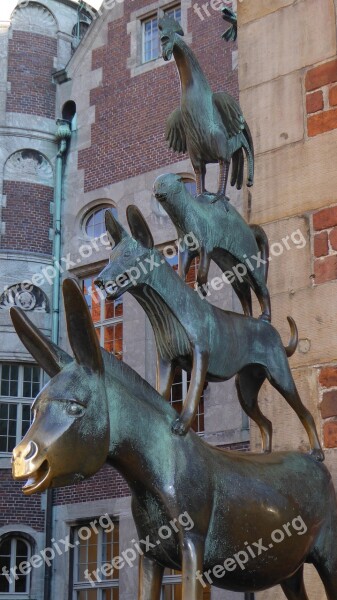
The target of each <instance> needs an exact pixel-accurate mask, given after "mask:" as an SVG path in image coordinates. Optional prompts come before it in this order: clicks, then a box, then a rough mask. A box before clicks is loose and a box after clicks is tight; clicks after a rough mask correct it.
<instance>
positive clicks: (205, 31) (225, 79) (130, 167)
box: [78, 0, 238, 192]
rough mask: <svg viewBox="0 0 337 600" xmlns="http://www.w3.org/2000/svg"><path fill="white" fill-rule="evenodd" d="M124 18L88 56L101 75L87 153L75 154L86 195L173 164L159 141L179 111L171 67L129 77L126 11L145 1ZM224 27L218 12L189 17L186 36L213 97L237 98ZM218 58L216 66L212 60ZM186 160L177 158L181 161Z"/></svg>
mask: <svg viewBox="0 0 337 600" xmlns="http://www.w3.org/2000/svg"><path fill="white" fill-rule="evenodd" d="M124 6H125V16H124V17H123V18H121V19H119V20H117V21H115V22H112V23H110V25H109V34H108V44H107V46H104V47H101V48H98V49H96V50H94V51H93V53H92V69H93V70H94V69H98V68H100V67H102V69H103V79H102V84H101V86H100V87H99V88H97V89H94V90H92V91H91V104H92V105H94V106H95V115H96V119H95V123H94V124H93V125H92V128H91V142H92V143H91V147H90V148H86V149H84V150H82V151H80V152H79V157H78V167H79V168H80V169H84V173H85V191H86V192H87V191H90V190H94V189H95V188H97V187H101V186H104V185H109V184H111V183H114V182H116V181H120V180H124V179H127V178H129V177H133V176H136V175H139V174H140V173H143V172H148V171H150V170H152V169H156V168H158V167H160V166H161V165H169V164H170V163H173V162H175V161H176V160H177V157H178V155H177V154H174V153H173V152H172V151H170V150H169V149H168V147H167V144H166V142H165V140H164V130H165V122H166V119H167V117H168V116H169V115H170V113H171V112H172V110H174V109H175V108H177V107H178V106H179V101H180V85H179V78H178V74H177V72H176V66H175V62H174V60H173V59H172V60H171V63H170V64H168V65H164V66H162V67H160V68H156V69H154V70H152V71H150V72H147V73H144V74H141V75H137V76H135V77H131V75H130V70H129V69H128V68H127V59H128V57H129V55H130V36H129V35H128V34H127V23H128V21H129V20H130V10H131V9H132V10H137V9H139V8H141V7H143V6H144V0H134V1H133V2H132V3H130V6H129V3H125V5H124ZM224 29H226V25H225V23H224V21H223V20H222V19H221V15H220V14H219V13H218V12H215V11H212V13H211V16H210V17H207V19H205V20H204V21H202V20H201V19H200V18H199V17H198V16H197V15H196V14H195V12H194V11H193V9H190V10H189V11H188V31H191V32H192V34H193V45H192V48H193V49H194V50H195V51H196V54H197V57H198V59H199V60H200V63H201V66H202V67H203V68H204V70H205V72H206V75H207V77H208V78H209V81H210V84H211V86H212V89H213V90H214V91H221V90H226V91H228V92H229V93H231V94H232V95H234V96H236V97H237V96H238V82H237V72H236V71H235V72H233V71H232V49H233V45H232V44H226V43H225V42H224V41H223V40H222V39H221V34H222V33H223V31H224ZM215 56H216V57H217V58H216V60H215V59H214V57H215ZM184 158H186V157H185V156H182V157H181V159H182V160H183V159H184Z"/></svg>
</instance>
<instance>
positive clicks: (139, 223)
mask: <svg viewBox="0 0 337 600" xmlns="http://www.w3.org/2000/svg"><path fill="white" fill-rule="evenodd" d="M126 218H127V220H128V223H129V227H130V229H131V233H132V236H133V237H134V238H135V240H137V241H138V242H140V243H141V244H142V246H145V248H149V250H150V249H151V248H153V246H154V241H153V237H152V233H151V231H150V229H149V227H148V224H147V223H146V221H145V219H144V217H143V215H142V213H141V212H140V210H139V208H137V206H135V205H134V204H130V205H129V206H128V207H127V209H126Z"/></svg>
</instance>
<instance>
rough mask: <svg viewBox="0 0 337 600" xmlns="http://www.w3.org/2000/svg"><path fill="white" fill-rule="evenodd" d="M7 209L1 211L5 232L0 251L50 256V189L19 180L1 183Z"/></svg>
mask: <svg viewBox="0 0 337 600" xmlns="http://www.w3.org/2000/svg"><path fill="white" fill-rule="evenodd" d="M3 193H4V194H5V195H6V199H7V206H6V208H4V209H3V210H2V221H4V223H5V228H6V233H5V235H4V236H2V237H1V248H3V249H8V250H22V251H24V252H38V253H43V254H51V252H52V242H51V241H50V240H49V227H51V226H52V217H51V214H50V202H52V200H53V189H52V188H51V187H48V186H45V185H38V184H34V183H27V182H21V181H4V188H3Z"/></svg>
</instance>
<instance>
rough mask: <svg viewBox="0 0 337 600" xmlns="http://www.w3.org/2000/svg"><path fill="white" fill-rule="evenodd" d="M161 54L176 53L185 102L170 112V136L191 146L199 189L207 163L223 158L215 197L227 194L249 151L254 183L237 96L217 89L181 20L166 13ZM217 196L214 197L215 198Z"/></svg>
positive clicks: (178, 145)
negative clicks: (193, 50)
mask: <svg viewBox="0 0 337 600" xmlns="http://www.w3.org/2000/svg"><path fill="white" fill-rule="evenodd" d="M158 28H159V36H160V43H161V49H162V57H163V58H164V60H166V61H168V60H170V59H171V58H172V55H173V56H174V59H175V61H176V65H177V69H178V72H179V76H180V83H181V103H180V108H177V109H176V110H175V111H173V113H172V114H171V115H170V116H169V118H168V120H167V124H166V133H165V137H166V140H167V141H168V143H169V146H170V148H172V150H174V151H175V152H180V153H184V152H186V151H187V152H188V154H189V157H190V159H191V162H192V166H193V169H194V172H195V176H196V184H197V194H198V195H199V194H204V193H206V194H207V193H208V192H207V191H206V189H205V176H206V164H208V163H219V181H218V190H217V194H216V196H215V200H216V199H217V198H219V197H223V196H224V195H225V194H226V187H227V179H228V172H229V166H230V163H231V161H232V175H231V185H232V186H234V185H236V187H237V189H241V187H242V184H243V170H244V152H245V154H246V157H247V163H248V179H247V186H249V187H250V186H252V185H253V179H254V147H253V140H252V136H251V133H250V131H249V127H248V125H247V123H246V121H245V119H244V117H243V114H242V111H241V108H240V106H239V104H238V103H237V102H236V100H235V99H234V98H233V97H232V96H230V95H229V94H227V93H226V92H219V93H212V90H211V88H210V86H209V84H208V81H207V79H206V77H205V75H204V73H203V71H202V69H201V67H200V65H199V63H198V61H197V58H196V56H195V55H194V53H193V52H192V50H191V48H189V46H188V45H187V44H186V43H185V42H184V40H183V39H182V36H183V35H184V31H183V29H182V28H181V25H180V24H179V23H178V22H177V21H175V20H174V19H173V18H171V17H167V16H164V17H162V18H160V19H159V22H158ZM215 200H213V201H215Z"/></svg>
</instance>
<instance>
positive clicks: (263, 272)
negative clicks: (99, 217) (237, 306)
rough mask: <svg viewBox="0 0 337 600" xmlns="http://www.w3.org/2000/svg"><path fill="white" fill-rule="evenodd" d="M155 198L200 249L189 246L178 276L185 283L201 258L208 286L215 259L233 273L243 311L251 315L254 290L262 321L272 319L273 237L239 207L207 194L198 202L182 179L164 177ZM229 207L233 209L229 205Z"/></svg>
mask: <svg viewBox="0 0 337 600" xmlns="http://www.w3.org/2000/svg"><path fill="white" fill-rule="evenodd" d="M153 191H154V195H155V197H156V198H157V200H158V201H159V202H160V203H161V204H162V206H163V208H164V210H166V212H167V213H168V215H169V216H170V217H171V219H172V221H173V223H174V225H175V226H176V229H177V232H178V238H181V236H182V235H188V234H189V233H190V232H193V235H194V236H195V237H196V239H197V241H198V244H199V248H198V249H197V250H194V249H190V248H189V247H188V246H187V245H186V246H185V247H184V248H183V249H182V250H181V251H179V275H180V276H181V277H183V279H184V280H185V278H186V275H187V273H188V270H189V268H190V265H191V262H192V260H193V258H195V256H197V255H199V257H200V262H199V265H198V275H197V282H198V284H199V286H201V290H202V291H204V295H206V294H207V291H206V290H205V286H206V284H207V280H208V271H209V267H210V261H211V259H213V260H214V262H216V264H217V265H218V266H219V267H220V269H221V270H222V271H223V272H224V273H226V272H227V274H228V277H229V281H230V283H231V284H232V286H233V288H234V290H235V292H236V294H237V296H238V298H239V299H240V302H241V304H242V308H243V310H244V313H245V314H246V315H248V316H251V315H252V298H251V293H250V288H251V287H252V288H253V290H254V292H255V294H256V296H257V298H258V300H259V303H260V306H261V310H262V315H261V317H262V318H263V319H266V320H268V321H270V320H271V311H270V296H269V292H268V288H267V285H266V281H267V276H268V265H269V262H268V258H269V244H268V238H267V236H266V234H265V232H264V231H263V229H262V227H259V225H247V223H246V221H245V220H244V219H243V218H242V217H241V215H240V214H239V213H238V211H237V210H235V208H234V207H233V206H232V205H230V204H228V203H227V200H226V198H225V197H224V198H223V199H222V201H219V202H216V203H215V204H212V203H211V202H210V201H209V196H207V194H202V195H200V196H198V197H197V198H194V197H193V196H192V195H191V194H190V193H189V192H188V190H187V189H186V186H185V185H184V183H183V181H182V179H181V178H180V177H179V176H178V175H173V174H169V175H160V176H159V177H158V178H157V179H156V181H155V183H154V188H153ZM227 204H228V210H227V211H225V210H224V205H227Z"/></svg>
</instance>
